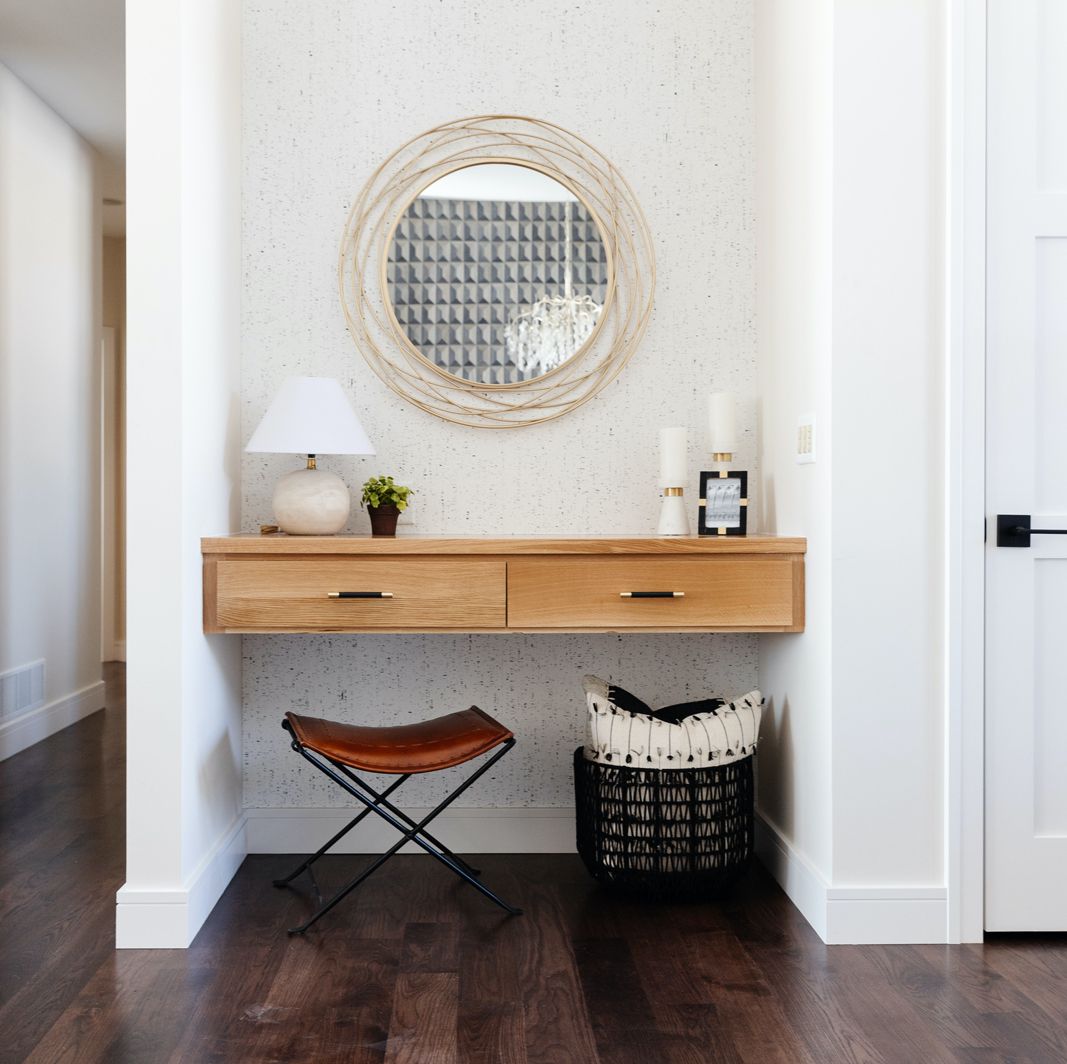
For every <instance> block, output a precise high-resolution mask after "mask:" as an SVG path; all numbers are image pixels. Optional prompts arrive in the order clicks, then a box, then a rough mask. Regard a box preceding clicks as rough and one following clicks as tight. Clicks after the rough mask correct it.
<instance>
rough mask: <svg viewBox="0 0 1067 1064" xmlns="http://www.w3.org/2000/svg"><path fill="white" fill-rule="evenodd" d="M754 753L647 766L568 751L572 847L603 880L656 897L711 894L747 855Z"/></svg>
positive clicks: (739, 869)
mask: <svg viewBox="0 0 1067 1064" xmlns="http://www.w3.org/2000/svg"><path fill="white" fill-rule="evenodd" d="M753 760H754V758H753V757H746V758H743V759H742V760H740V761H732V762H730V763H729V764H726V765H714V766H711V767H709V768H693V769H671V770H668V771H664V770H658V771H657V770H652V769H642V768H629V767H624V766H620V767H616V766H614V765H601V764H597V763H596V762H594V761H587V760H586V759H585V757H583V755H582V748H581V747H578V749H577V750H575V752H574V798H575V806H576V812H577V820H578V853H579V855H580V856H581V858H582V861H583V862H584V863H585V867H586V868H587V869H588V870H589V872H590V874H591V875H592V876H593V878H594V879H597V880H599V881H600V882H601V883H603V884H605V885H607V886H611V887H613V888H618V889H620V890H626V891H631V892H633V893H636V894H640V895H642V896H644V897H648V898H654V899H661V900H683V899H684V900H696V899H700V898H707V897H713V896H715V895H716V894H720V893H722V892H723V891H724V890H726V889H727V888H729V887H730V886H731V885H732V884H733V883H734V882H735V881H736V880H737V879H739V878H740V876H741V875H742V873H743V872H744V871H745V869H746V868H747V867H748V864H749V862H750V861H751V859H752V832H753V828H752V824H753V785H752V763H753Z"/></svg>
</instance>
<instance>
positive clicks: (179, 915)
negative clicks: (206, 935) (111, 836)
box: [115, 813, 248, 949]
mask: <svg viewBox="0 0 1067 1064" xmlns="http://www.w3.org/2000/svg"><path fill="white" fill-rule="evenodd" d="M247 853H248V845H247V840H246V834H245V815H244V813H239V814H238V815H237V816H236V817H235V818H234V820H233V822H232V823H231V824H230V826H229V827H228V828H227V829H226V830H225V831H224V832H223V833H222V834H221V835H220V836H219V840H218V842H217V843H216V844H215V845H214V846H213V847H212V848H211V850H210V851H209V853H208V854H207V855H206V856H205V857H204V859H203V860H202V861H201V862H200V864H199V865H198V866H197V868H196V870H195V871H194V872H193V873H192V874H191V875H190V876H189V877H188V879H187V880H186V881H185V882H184V883H183V884H182V885H181V886H180V887H177V888H167V887H148V888H138V887H135V886H131V885H130V884H129V883H125V884H123V886H121V887H120V888H119V890H118V893H117V894H116V895H115V900H116V903H117V904H116V909H115V948H116V949H186V948H187V947H188V946H190V945H191V944H192V942H193V939H194V938H196V935H197V932H198V931H199V930H200V928H201V927H202V926H203V925H204V921H205V920H207V918H208V917H209V916H210V915H211V910H212V909H214V908H215V905H216V903H217V902H218V900H219V898H221V897H222V893H223V891H225V889H226V887H227V886H228V885H229V883H230V880H231V879H233V877H234V875H235V874H236V872H237V869H238V868H240V867H241V862H242V861H243V860H244V859H245V855H246V854H247Z"/></svg>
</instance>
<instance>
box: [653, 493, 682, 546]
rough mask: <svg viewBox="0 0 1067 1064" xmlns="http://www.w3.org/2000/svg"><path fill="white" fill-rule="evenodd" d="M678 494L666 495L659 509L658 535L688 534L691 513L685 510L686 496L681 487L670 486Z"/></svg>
mask: <svg viewBox="0 0 1067 1064" xmlns="http://www.w3.org/2000/svg"><path fill="white" fill-rule="evenodd" d="M667 490H668V491H676V492H678V494H677V495H666V494H665V495H664V496H663V505H662V507H660V511H659V528H658V529H657V530H656V535H658V536H688V535H689V515H688V514H687V513H686V512H685V496H684V495H683V494H682V489H681V488H668V489H667Z"/></svg>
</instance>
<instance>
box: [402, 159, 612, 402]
mask: <svg viewBox="0 0 1067 1064" xmlns="http://www.w3.org/2000/svg"><path fill="white" fill-rule="evenodd" d="M385 266H386V286H387V291H388V294H389V299H390V301H391V303H392V309H393V313H394V314H395V315H396V319H397V322H398V324H399V325H400V327H401V329H403V331H404V333H405V334H406V336H407V337H408V339H409V340H410V341H411V343H412V344H413V345H414V347H415V348H416V350H418V351H419V352H420V354H422V356H423V357H424V358H426V359H427V360H429V361H430V362H432V363H433V364H434V365H436V366H437V367H439V368H440V369H442V370H444V371H445V372H446V373H449V374H451V375H452V376H455V377H462V378H463V379H465V380H469V381H476V382H478V383H480V384H516V383H519V382H522V381H527V380H533V379H534V378H536V377H540V376H542V375H543V374H545V373H547V372H548V371H549V370H552V369H555V368H556V367H557V366H559V365H562V364H563V363H564V362H566V361H567V360H568V359H570V358H571V357H573V356H574V355H575V354H576V353H577V352H578V351H579V350H580V349H581V347H582V345H583V344H584V343H585V342H586V341H587V340H588V339H589V337H590V336H591V335H592V333H593V330H594V329H595V328H596V324H597V322H598V321H599V318H600V312H601V309H602V307H603V304H604V299H605V293H606V291H607V282H608V264H607V255H606V252H605V248H604V241H603V240H602V238H601V235H600V230H599V228H598V226H597V223H596V221H595V220H594V219H593V217H592V216H591V215H590V213H589V211H588V209H587V208H586V207H585V205H584V204H583V203H582V202H581V200H579V199H578V197H577V196H575V195H574V194H573V193H572V192H571V191H570V189H568V188H566V187H565V186H564V185H562V184H561V183H560V182H558V181H556V180H554V179H553V178H551V177H549V176H547V175H546V174H542V173H541V172H540V171H538V170H534V169H532V168H530V167H527V166H522V165H518V164H513V163H481V164H477V165H474V166H468V167H465V168H463V169H461V170H454V171H452V172H451V173H449V174H446V175H445V176H444V177H442V178H440V179H439V180H437V181H435V182H434V183H433V184H432V185H430V186H428V187H427V188H426V189H424V190H423V191H422V192H421V193H420V194H419V195H418V196H417V197H416V198H415V199H414V200H413V201H412V203H411V204H410V205H409V206H408V207H407V209H406V210H405V211H404V213H403V214H402V215H401V217H400V219H399V221H398V222H397V226H396V231H395V233H394V235H393V239H392V241H391V243H390V245H389V249H388V256H387V260H386V264H385Z"/></svg>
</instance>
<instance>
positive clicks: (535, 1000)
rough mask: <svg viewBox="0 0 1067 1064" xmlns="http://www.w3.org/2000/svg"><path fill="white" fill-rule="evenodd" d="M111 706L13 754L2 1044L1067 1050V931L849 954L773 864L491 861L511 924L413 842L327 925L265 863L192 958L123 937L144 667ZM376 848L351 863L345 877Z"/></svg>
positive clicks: (1026, 1061) (337, 874)
mask: <svg viewBox="0 0 1067 1064" xmlns="http://www.w3.org/2000/svg"><path fill="white" fill-rule="evenodd" d="M108 680H109V703H108V709H107V710H106V711H105V712H103V713H98V714H95V715H94V716H93V717H90V718H88V719H87V720H85V721H83V722H81V723H80V724H78V725H75V726H74V727H72V728H68V729H67V730H66V731H64V732H61V733H60V734H59V735H56V736H54V737H53V738H51V739H49V740H48V741H46V742H44V743H41V744H39V745H37V746H36V747H33V748H32V749H30V750H27V751H26V752H24V753H22V754H20V755H18V756H17V757H14V758H11V759H9V760H8V761H6V762H3V763H0V833H2V834H0V840H2V844H0V1061H5V1062H6V1061H22V1060H30V1061H35V1062H42V1064H44V1062H47V1064H53V1062H60V1061H105V1062H108V1064H119V1062H126V1061H144V1062H152V1064H155V1062H167V1061H195V1062H201V1061H202V1062H212V1061H249V1062H258V1061H285V1062H304V1061H308V1062H317V1061H351V1062H363V1061H367V1062H388V1064H401V1062H405V1064H407V1062H410V1064H444V1062H451V1061H464V1062H466V1061H472V1062H473V1061H479V1062H481V1061H484V1062H490V1061H492V1062H509V1064H510V1062H519V1061H530V1062H533V1061H539V1062H551V1064H582V1062H593V1061H600V1062H602V1064H630V1062H637V1064H659V1062H663V1064H710V1062H718V1061H723V1062H727V1061H728V1062H735V1064H736V1062H741V1064H836V1062H838V1061H841V1062H845V1061H849V1062H886V1064H890V1062H900V1064H926V1062H931V1064H939V1062H944V1064H994V1062H998V1064H1007V1062H1009V1061H1010V1062H1014V1064H1044V1062H1056V1064H1063V1062H1065V1061H1067V941H1065V940H1064V939H1061V938H1055V937H1050V938H1048V939H1033V938H1029V937H1025V936H1020V937H1001V938H998V939H996V940H995V941H994V942H992V943H987V944H986V945H985V946H957V947H942V946H894V947H879V946H867V947H845V946H835V947H827V946H824V945H823V944H822V943H821V942H820V941H819V940H818V938H817V937H816V936H815V934H814V933H813V932H812V931H811V929H810V928H809V927H808V926H807V924H806V923H805V922H804V920H803V919H802V918H801V917H800V916H799V915H798V914H797V913H796V911H795V910H794V909H793V908H792V906H791V905H790V904H789V903H788V901H786V899H785V898H784V896H783V895H782V893H781V892H780V891H779V890H778V889H777V887H775V886H774V884H773V883H772V882H771V881H770V880H769V879H768V877H767V876H766V875H765V874H763V873H762V872H759V871H756V872H753V874H752V875H751V876H750V877H749V879H748V880H747V882H746V883H745V884H744V886H743V888H742V889H740V890H739V891H738V892H737V895H736V896H735V898H734V899H733V900H732V901H731V902H729V903H727V904H722V905H698V906H678V907H666V908H663V907H647V906H642V905H639V904H636V903H634V902H630V901H626V900H623V899H619V898H614V897H612V896H610V895H605V894H603V893H601V892H600V891H599V890H597V889H596V888H594V886H593V885H592V884H591V882H590V881H589V880H588V878H587V877H586V875H585V873H584V871H583V870H582V868H581V867H580V865H579V863H578V860H577V858H575V857H569V856H551V857H544V856H511V857H508V856H491V857H484V858H481V859H480V864H481V865H482V867H483V870H484V872H485V874H486V876H487V877H488V881H489V882H491V883H492V884H493V885H494V886H496V887H498V888H499V889H500V891H501V893H502V894H503V895H504V896H505V897H507V898H508V899H509V900H514V901H515V902H516V903H517V904H519V905H521V906H523V907H524V908H525V910H526V915H525V916H522V917H518V918H514V919H509V918H507V917H505V916H503V915H501V914H499V913H498V911H497V910H495V909H494V908H492V907H491V906H490V905H489V904H488V903H487V902H486V901H485V900H484V899H482V898H480V897H479V896H478V895H477V894H476V893H475V892H474V891H472V890H471V889H470V888H469V887H465V886H463V885H462V884H460V883H459V881H458V880H455V879H454V878H453V877H451V876H450V875H449V874H448V873H447V872H446V871H445V870H444V869H442V868H441V867H440V866H438V865H436V864H435V863H432V862H430V861H429V859H428V858H423V857H402V858H398V859H396V860H394V861H392V862H390V864H389V865H387V866H386V867H385V869H383V871H382V872H381V873H380V874H378V875H376V876H375V877H373V878H372V879H371V880H369V881H368V883H367V884H366V885H365V887H363V888H361V893H360V894H359V895H355V896H353V898H352V899H351V900H350V902H349V903H348V904H346V905H344V906H343V907H341V908H339V909H338V910H337V911H336V913H335V914H333V916H332V918H327V920H326V921H323V924H322V925H321V928H322V929H321V931H317V932H313V933H311V934H309V935H308V936H307V937H306V938H289V937H288V936H287V935H286V933H285V928H286V927H287V926H289V925H290V924H291V923H293V922H294V921H295V920H296V919H297V918H298V917H299V916H300V915H301V914H302V913H303V912H304V911H305V904H306V899H304V898H302V897H301V896H300V895H298V894H294V893H292V892H288V891H278V890H274V889H272V888H271V886H270V880H271V878H272V877H273V876H275V875H277V874H279V873H280V872H281V871H282V870H283V869H285V868H286V866H287V865H288V864H289V859H287V858H276V857H250V858H248V859H247V860H246V861H245V863H244V865H243V866H242V868H241V871H240V872H239V874H238V875H237V877H236V879H235V880H234V882H233V884H232V885H231V886H230V888H229V890H228V891H227V892H226V894H225V896H224V897H223V899H222V900H221V902H220V903H219V905H218V906H217V908H216V910H215V912H214V913H213V914H212V916H211V918H210V920H209V921H208V923H207V924H206V925H205V927H204V929H203V930H202V931H201V933H200V935H199V936H198V938H197V939H196V942H195V943H194V944H193V946H192V948H191V949H189V950H163V951H122V952H116V951H115V950H114V899H115V891H116V889H117V888H118V887H119V885H120V884H121V883H122V879H123V874H122V866H123V816H124V813H123V727H124V704H123V688H122V682H123V675H122V672H121V670H120V669H118V668H113V669H112V670H111V671H110V672H109V674H108ZM364 860H366V859H365V858H360V857H338V858H332V859H329V866H328V867H327V868H326V871H325V872H324V875H323V878H324V879H327V878H329V879H332V880H340V879H341V877H343V876H346V875H348V874H351V871H352V870H353V869H354V868H356V867H358V866H359V865H360V863H361V862H362V861H364Z"/></svg>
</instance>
